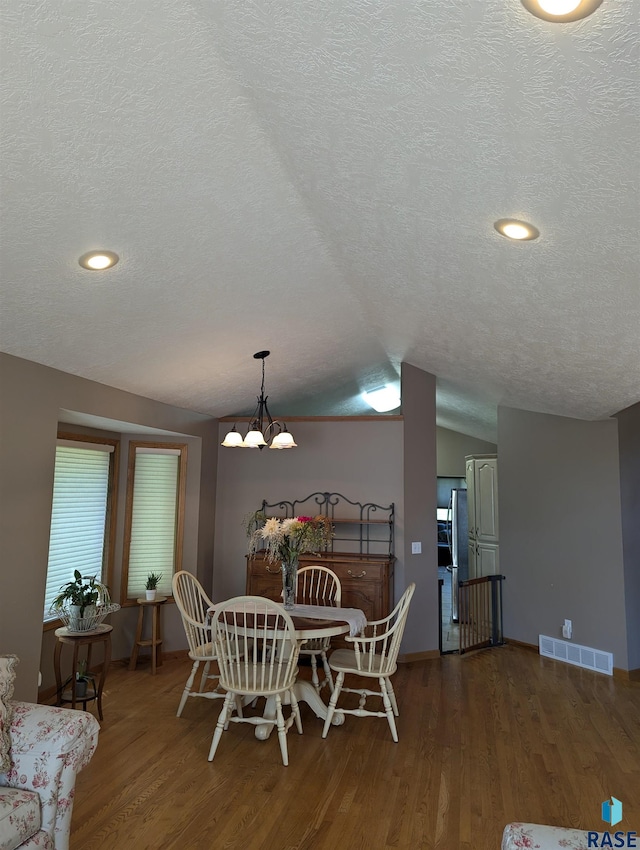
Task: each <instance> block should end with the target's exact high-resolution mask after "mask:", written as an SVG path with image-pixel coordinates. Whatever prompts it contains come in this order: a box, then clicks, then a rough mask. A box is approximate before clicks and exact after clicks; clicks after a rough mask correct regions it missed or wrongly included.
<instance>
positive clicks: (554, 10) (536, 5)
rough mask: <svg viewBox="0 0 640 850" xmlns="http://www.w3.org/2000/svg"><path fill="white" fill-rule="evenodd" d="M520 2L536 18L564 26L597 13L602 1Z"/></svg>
mask: <svg viewBox="0 0 640 850" xmlns="http://www.w3.org/2000/svg"><path fill="white" fill-rule="evenodd" d="M520 2H521V3H522V5H523V6H524V8H525V9H526V10H527V11H528V12H531V14H532V15H535V16H536V18H542V20H543V21H553V22H554V23H558V24H564V23H570V22H571V21H579V20H580V19H581V18H586V17H588V16H589V15H591V14H592V13H593V12H595V10H596V9H597V8H598V6H599V5H600V4H601V3H602V0H520Z"/></svg>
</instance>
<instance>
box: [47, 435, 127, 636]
mask: <svg viewBox="0 0 640 850" xmlns="http://www.w3.org/2000/svg"><path fill="white" fill-rule="evenodd" d="M58 440H67V441H70V442H73V443H93V444H99V445H103V446H113V451H112V452H109V483H108V485H107V508H106V513H105V523H104V549H103V552H102V575H101V576H100V581H101V582H102V583H103V584H105V585H106V586H107V587H108V588H109V591H110V592H111V587H112V582H113V575H114V562H115V551H116V545H115V542H116V522H117V504H118V470H119V468H120V440H118V439H116V438H114V437H98V436H94V435H90V434H74V433H71V432H68V431H58V433H57V436H56V449H57V447H58V445H57V441H58ZM54 470H55V451H54ZM51 508H52V513H53V493H52V497H51ZM49 534H51V517H49ZM45 582H46V575H45ZM62 625H63V623H62V620H61V619H60V618H59V617H56V618H54V619H51V620H43V621H42V630H43V631H44V632H49V631H52V630H53V629H59V628H60V626H62Z"/></svg>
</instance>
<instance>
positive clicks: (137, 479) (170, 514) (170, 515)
mask: <svg viewBox="0 0 640 850" xmlns="http://www.w3.org/2000/svg"><path fill="white" fill-rule="evenodd" d="M179 465H180V451H179V450H177V449H176V450H172V449H157V450H156V449H149V448H136V455H135V470H134V478H133V500H132V508H131V542H130V546H129V569H128V582H127V596H128V597H129V598H130V599H131V598H135V597H138V596H144V588H145V584H146V581H147V576H148V574H149V573H152V572H153V573H160V574H162V580H161V582H160V584H159V585H158V593H159V594H161V595H163V596H169V595H170V594H171V580H172V578H173V571H174V566H175V550H176V523H177V508H178V476H179Z"/></svg>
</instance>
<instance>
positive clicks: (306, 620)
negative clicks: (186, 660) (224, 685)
mask: <svg viewBox="0 0 640 850" xmlns="http://www.w3.org/2000/svg"><path fill="white" fill-rule="evenodd" d="M207 613H208V614H209V616H212V615H213V614H214V613H215V606H214V607H213V608H210V609H209V611H208V612H207ZM287 614H288V615H289V616H290V617H291V619H292V620H293V625H294V627H295V633H296V639H297V640H298V641H300V643H304V642H305V641H308V640H314V639H317V638H325V637H337V636H338V635H344V634H350V635H352V636H355V635H358V634H361V632H362V631H363V630H364V627H365V626H366V624H367V618H366V617H365V614H364V612H363V611H361V610H360V609H359V608H339V607H333V606H326V605H295V606H294V607H293V608H292V609H288V610H287ZM293 692H294V694H295V697H296V699H297V700H298V702H299V703H300V702H306V703H307V705H308V706H309V708H311V710H312V711H313V713H314V714H315V715H316V717H318V718H319V719H320V720H326V717H327V710H328V706H327V704H326V703H325V702H324V701H323V700H322V698H321V697H320V694H319V693H318V692H317V691H316V689H315V688H314V686H313V683H312V682H310V681H308V680H307V679H296V682H295V684H294V686H293ZM283 704H284V705H288V704H289V703H288V700H283ZM262 716H263V718H264V723H260V724H258V725H256V728H255V735H256V738H258V739H259V740H261V741H265V740H266V739H267V738H268V737H269V735H270V734H271V732H272V731H273V729H274V727H275V725H276V699H275V697H273V696H270V697H267V700H266V704H265V707H264V711H263V714H262ZM343 723H344V715H342V714H338V713H337V712H336V714H334V716H333V720H332V725H333V726H341V725H342V724H343Z"/></svg>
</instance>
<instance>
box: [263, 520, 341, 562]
mask: <svg viewBox="0 0 640 850" xmlns="http://www.w3.org/2000/svg"><path fill="white" fill-rule="evenodd" d="M247 536H248V538H249V554H250V555H254V554H255V553H256V552H257V551H258V550H259V549H262V548H263V547H264V549H265V558H266V560H267V561H269V562H270V563H272V564H273V563H278V562H281V561H282V562H290V561H297V560H298V558H299V556H300V555H301V554H302V553H303V552H315V553H317V552H320V551H321V550H323V549H326V547H327V545H328V544H329V543H330V542H331V539H332V537H333V526H332V525H331V523H330V521H329V519H328V518H327V517H326V516H316V517H310V516H294V517H288V518H286V519H278V518H277V517H269V518H267V517H266V516H265V515H264V513H262V511H257V512H256V513H254V514H251V516H250V517H249V520H248V522H247Z"/></svg>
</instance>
